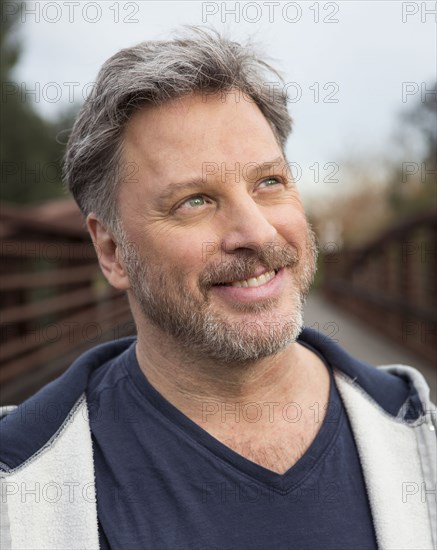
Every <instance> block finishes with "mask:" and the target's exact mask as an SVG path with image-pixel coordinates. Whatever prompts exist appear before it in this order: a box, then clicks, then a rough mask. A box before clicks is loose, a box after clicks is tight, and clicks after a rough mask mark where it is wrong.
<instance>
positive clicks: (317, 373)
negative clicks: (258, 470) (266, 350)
mask: <svg viewBox="0 0 437 550" xmlns="http://www.w3.org/2000/svg"><path fill="white" fill-rule="evenodd" d="M138 328H139V329H140V327H138ZM144 328H145V327H144ZM158 332H159V334H158ZM164 340H165V342H166V345H165V346H161V345H156V342H163V341H164ZM164 348H165V349H164ZM136 353H137V359H138V362H139V365H140V368H141V370H142V371H143V373H144V374H145V376H146V378H147V379H148V381H149V382H150V383H151V384H152V386H153V387H154V388H155V389H156V390H157V391H159V393H161V395H163V396H164V397H165V398H166V399H167V400H168V401H169V402H170V403H172V404H173V405H174V406H175V407H176V408H178V409H179V410H180V411H181V412H183V413H184V414H185V415H186V416H188V417H189V418H191V419H192V420H193V421H195V422H198V423H201V422H202V418H203V416H204V413H205V407H208V406H213V405H215V404H217V403H219V404H220V403H223V402H225V403H226V404H229V405H235V404H237V403H238V404H244V403H254V402H255V403H261V404H262V403H266V402H275V403H278V404H284V403H290V402H295V403H302V402H310V401H311V400H313V401H314V400H317V399H319V398H320V396H321V395H323V396H324V397H326V399H327V394H328V389H329V375H328V373H327V370H326V368H325V366H324V365H323V363H322V362H321V361H320V359H319V358H318V357H317V356H316V355H315V354H314V353H312V352H311V351H309V350H308V349H307V348H305V347H304V346H302V345H301V344H299V343H293V344H291V345H290V346H288V347H287V348H286V349H284V350H282V351H281V352H280V353H278V354H276V355H274V356H271V357H268V358H264V359H261V360H258V361H255V362H253V363H251V364H244V365H232V364H231V365H223V364H222V365H217V364H216V363H215V362H214V361H211V360H209V359H208V358H199V357H194V356H191V355H190V354H189V353H188V352H186V351H181V349H180V347H179V346H178V345H177V343H176V342H172V341H171V339H169V338H168V336H164V335H163V334H162V333H160V331H159V330H158V329H155V328H154V327H147V328H145V330H138V343H137V348H136ZM217 421H218V422H219V421H220V418H219V416H218V418H217Z"/></svg>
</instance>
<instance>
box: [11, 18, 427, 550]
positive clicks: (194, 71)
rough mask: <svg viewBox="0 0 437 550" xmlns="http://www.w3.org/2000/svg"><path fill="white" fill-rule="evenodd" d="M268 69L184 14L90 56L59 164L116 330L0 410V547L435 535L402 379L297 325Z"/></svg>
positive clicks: (307, 279)
mask: <svg viewBox="0 0 437 550" xmlns="http://www.w3.org/2000/svg"><path fill="white" fill-rule="evenodd" d="M278 79H279V75H278V74H277V73H276V72H275V71H274V70H273V69H272V68H271V67H270V66H269V65H268V64H266V63H265V62H264V61H262V60H261V59H260V58H259V57H257V56H256V54H255V53H254V52H253V51H252V50H251V49H250V48H248V47H242V46H241V45H239V44H237V43H234V42H230V41H227V40H225V39H223V38H221V37H220V36H219V35H218V34H217V33H215V32H212V31H204V30H200V29H195V28H194V29H191V31H190V34H189V35H188V36H185V37H182V38H179V39H175V40H173V41H169V42H148V43H143V44H140V45H138V46H136V47H134V48H129V49H126V50H123V51H121V52H119V53H117V54H116V55H115V56H113V57H112V58H111V59H109V60H108V61H107V62H106V63H105V64H104V66H103V67H102V69H101V72H100V73H99V75H98V79H97V84H96V87H95V89H94V92H93V94H92V96H91V97H90V98H89V99H88V101H87V102H86V103H85V105H84V107H83V108H82V111H81V112H80V114H79V116H78V119H77V121H76V124H75V126H74V128H73V131H72V134H71V137H70V141H69V144H68V147H67V153H66V160H65V177H66V181H67V183H68V186H69V188H70V190H71V191H72V193H73V195H74V197H75V198H76V200H77V202H78V204H79V206H80V208H81V209H82V211H83V213H84V215H85V216H86V219H87V225H88V229H89V231H90V234H91V237H92V239H93V242H94V245H95V248H96V251H97V255H98V259H99V262H100V266H101V269H102V271H103V273H104V275H105V277H106V278H107V280H108V281H109V283H110V284H111V285H113V286H114V287H116V288H118V289H123V290H126V291H127V294H128V296H129V300H130V305H131V309H132V314H133V317H134V319H135V322H136V326H137V337H136V338H127V339H123V340H119V341H116V342H111V343H109V344H105V345H102V346H99V347H97V348H95V349H93V350H90V351H89V352H87V353H86V354H84V355H83V356H82V357H80V358H79V359H78V360H77V361H76V362H75V363H74V364H73V365H72V366H71V367H70V369H69V370H68V371H67V372H66V373H65V374H64V375H63V376H61V377H60V378H59V379H58V380H56V381H55V382H53V383H51V384H50V385H48V386H47V387H45V388H44V389H42V390H41V391H40V392H39V393H37V394H36V395H35V396H34V397H33V398H31V399H30V400H28V401H27V402H25V403H24V404H22V405H21V406H20V407H18V408H16V409H15V410H14V411H13V412H11V413H10V414H9V415H7V416H6V417H5V419H4V420H3V421H2V422H1V425H2V443H3V450H2V454H1V461H2V470H3V473H4V479H3V484H4V485H3V516H4V518H3V547H4V548H20V549H22V548H33V549H35V548H44V549H47V548H56V549H59V548H64V549H67V548H68V549H71V548H98V547H100V548H116V549H118V548H120V549H145V548H148V549H149V548H150V549H172V550H173V549H179V548H180V549H195V548H220V549H221V548H229V549H231V548H232V549H233V548H238V549H255V548H258V549H266V548H278V549H279V548H304V549H318V548H323V549H326V548H331V549H336V550H339V549H345V550H351V549H366V550H367V549H371V548H384V549H389V548H390V549H400V548H403V549H407V548H409V549H413V548H414V549H415V550H416V549H419V548H423V549H424V548H433V547H435V544H436V540H435V530H434V527H433V525H434V523H433V522H434V519H435V503H434V501H433V495H432V494H431V493H430V491H431V490H432V489H433V483H434V480H435V462H433V460H435V419H433V417H432V405H431V403H430V402H429V398H428V394H429V390H428V388H427V386H426V384H425V382H424V380H423V378H422V377H421V375H420V374H419V373H418V372H417V371H415V370H414V369H412V368H409V367H402V366H394V367H390V368H386V369H385V370H382V369H375V368H374V367H370V366H367V365H364V364H361V363H360V362H358V361H357V360H355V359H353V358H352V357H350V356H349V355H347V354H346V353H345V352H344V351H343V350H341V349H340V348H339V347H338V346H336V345H335V344H334V343H333V342H331V341H330V340H328V339H327V338H324V337H321V336H320V335H319V334H317V333H316V332H314V331H311V330H308V329H304V330H303V328H302V323H303V322H302V306H303V302H304V299H305V296H306V294H307V292H308V290H309V288H310V285H311V281H312V278H313V275H314V271H315V263H316V246H315V242H314V237H313V234H312V232H311V229H310V228H309V225H308V223H307V221H306V218H305V214H304V210H303V207H302V203H301V201H300V198H299V194H298V192H297V190H296V187H295V185H294V182H293V178H292V175H291V173H290V171H289V169H288V166H287V161H286V158H285V154H284V146H285V142H286V139H287V136H288V134H289V132H290V129H291V120H290V117H289V115H288V113H287V108H286V100H285V97H284V95H283V94H282V93H281V92H280V91H278V88H279V89H280V87H278V86H272V85H271V83H272V81H277V82H280V80H278ZM269 83H270V84H269ZM433 453H434V454H433Z"/></svg>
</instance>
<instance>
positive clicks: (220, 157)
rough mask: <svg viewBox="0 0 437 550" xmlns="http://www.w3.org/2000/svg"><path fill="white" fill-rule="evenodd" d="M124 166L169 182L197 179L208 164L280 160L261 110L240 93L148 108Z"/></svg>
mask: <svg viewBox="0 0 437 550" xmlns="http://www.w3.org/2000/svg"><path fill="white" fill-rule="evenodd" d="M123 149H124V152H123V156H124V160H125V161H127V162H130V163H135V164H136V166H137V168H138V172H139V174H140V178H141V175H144V176H146V175H149V176H150V177H154V176H155V177H156V176H159V177H160V178H162V179H164V180H168V181H172V180H175V179H176V180H177V179H180V178H181V175H183V176H184V177H198V176H199V174H201V172H202V167H203V166H204V165H205V163H211V162H212V163H217V164H219V165H221V164H222V163H225V165H226V168H228V167H229V169H232V168H233V167H234V168H235V163H239V164H240V165H244V164H246V163H260V164H261V163H263V162H265V161H268V160H270V159H272V158H275V157H277V156H278V155H280V154H281V150H280V147H279V145H278V143H277V141H276V139H275V136H274V134H273V131H272V129H271V128H270V125H269V124H268V122H267V120H266V119H265V117H264V116H263V114H262V113H261V111H260V110H259V108H258V106H257V105H256V104H255V103H254V102H253V101H252V100H250V99H249V98H247V97H246V96H243V95H242V94H240V93H238V92H236V93H228V94H223V95H198V94H195V95H191V96H186V97H183V98H181V99H178V100H172V101H170V102H167V103H165V104H163V105H161V106H154V107H146V108H144V109H142V110H140V111H138V112H137V113H135V115H134V116H133V117H132V119H131V120H130V121H129V123H128V125H127V127H126V130H125V134H124V147H123Z"/></svg>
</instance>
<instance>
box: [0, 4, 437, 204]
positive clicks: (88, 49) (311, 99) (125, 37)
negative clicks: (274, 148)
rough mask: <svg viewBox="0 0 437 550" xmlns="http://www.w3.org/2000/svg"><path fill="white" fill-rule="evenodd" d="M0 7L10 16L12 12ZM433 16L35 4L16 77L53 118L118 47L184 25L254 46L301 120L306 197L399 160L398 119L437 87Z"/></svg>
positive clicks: (385, 7)
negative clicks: (356, 171) (355, 171)
mask: <svg viewBox="0 0 437 550" xmlns="http://www.w3.org/2000/svg"><path fill="white" fill-rule="evenodd" d="M4 4H6V7H5V9H6V16H7V9H13V6H12V4H10V3H8V2H4ZM8 4H9V6H8ZM435 9H436V2H401V1H397V0H389V1H372V0H371V1H353V0H347V1H336V2H315V1H308V2H307V1H303V2H302V1H301V2H278V1H272V2H268V1H265V2H264V1H263V2H201V1H190V2H187V1H170V2H164V1H159V2H157V1H156V2H155V1H149V0H147V1H135V2H130V1H115V0H106V1H96V2H91V1H90V2H88V1H86V0H82V1H80V2H79V1H77V0H75V1H64V0H63V1H57V2H55V1H39V2H30V1H29V2H28V5H27V7H26V10H25V11H24V12H23V15H22V22H20V25H19V28H18V32H19V34H20V40H21V42H22V43H23V52H22V56H21V58H20V61H19V64H18V65H17V67H16V69H15V73H14V77H15V80H16V81H17V83H18V85H19V86H20V87H21V89H22V93H28V91H31V90H36V92H35V94H34V97H35V100H36V103H35V106H36V108H37V110H38V111H39V112H40V113H41V114H43V115H44V116H45V117H47V118H51V119H54V118H56V116H57V115H58V114H59V113H60V112H61V111H62V110H63V109H66V108H68V107H69V106H70V105H71V103H72V102H76V103H81V102H82V101H83V97H86V94H87V92H89V90H90V87H91V86H92V82H93V81H94V80H95V77H96V75H97V72H98V70H99V68H100V66H101V65H102V63H103V62H104V61H105V60H106V59H107V58H108V57H110V56H111V55H113V54H114V53H115V52H117V51H118V50H119V49H121V48H126V47H129V46H132V45H135V44H137V43H138V42H141V41H143V40H150V39H161V40H165V39H167V38H169V37H170V35H171V32H172V31H173V30H176V29H178V28H179V27H180V26H181V25H185V24H188V25H201V26H209V27H213V28H215V29H217V30H219V31H224V32H226V33H227V34H228V35H229V36H230V37H232V38H233V39H235V40H238V41H243V42H244V41H246V40H247V39H249V38H251V39H252V41H253V42H254V43H256V44H257V45H258V47H259V50H260V51H261V52H262V53H263V54H265V55H267V56H268V57H269V58H270V59H271V61H272V62H273V63H274V65H275V67H277V68H278V69H279V70H280V71H281V72H282V74H283V77H284V80H285V82H286V90H287V93H288V98H289V111H290V114H291V115H292V117H293V120H294V128H293V133H292V135H291V137H290V139H289V141H288V145H287V156H288V160H289V161H290V162H292V163H294V175H295V178H296V179H297V180H298V185H299V187H300V189H301V192H302V193H303V194H304V195H305V196H306V197H307V198H308V197H311V196H318V195H320V194H323V193H331V192H334V193H336V192H340V191H341V190H342V189H343V188H346V187H347V186H350V185H351V183H350V181H348V180H349V178H348V175H347V164H348V162H349V161H350V160H351V159H374V162H375V168H376V167H377V166H379V164H378V162H379V161H378V159H389V158H392V157H393V158H394V157H396V155H399V152H397V150H396V148H397V144H396V139H395V133H396V129H397V128H398V127H399V124H400V120H401V118H400V117H401V116H402V114H403V113H406V112H408V111H409V110H410V109H411V108H412V107H413V106H414V102H416V101H420V98H421V97H423V96H422V95H421V94H424V93H426V90H427V88H426V86H428V89H429V83H430V82H433V81H434V82H435V80H436V72H437V69H436V65H437V54H436V25H435V21H436V15H435ZM432 10H434V13H432ZM412 147H413V148H414V144H412Z"/></svg>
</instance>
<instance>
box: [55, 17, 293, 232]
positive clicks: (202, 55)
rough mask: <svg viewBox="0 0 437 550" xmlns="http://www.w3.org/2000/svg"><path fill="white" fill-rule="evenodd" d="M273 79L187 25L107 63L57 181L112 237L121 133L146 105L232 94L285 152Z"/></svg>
mask: <svg viewBox="0 0 437 550" xmlns="http://www.w3.org/2000/svg"><path fill="white" fill-rule="evenodd" d="M280 84H283V79H282V77H281V76H280V74H279V73H278V72H277V71H276V70H275V69H274V68H273V67H272V66H271V65H270V64H269V63H267V62H266V61H265V60H263V59H262V58H261V57H260V56H259V55H257V53H256V52H255V49H254V48H253V45H252V44H250V43H248V44H246V45H244V46H243V45H241V44H239V43H237V42H234V41H231V40H228V39H226V38H224V37H222V36H220V34H219V33H218V32H217V31H215V30H213V29H202V28H200V27H193V26H190V27H189V28H188V34H187V35H185V36H180V37H179V38H175V39H174V40H171V41H150V42H142V43H141V44H138V45H137V46H134V47H132V48H127V49H123V50H121V51H119V52H118V53H116V54H115V55H113V56H112V57H111V58H110V59H108V60H107V61H106V62H105V63H104V65H103V66H102V68H101V69H100V72H99V74H98V76H97V81H96V83H95V86H94V88H93V91H92V93H91V94H90V96H89V97H88V98H87V100H86V101H85V103H84V105H83V106H82V108H81V111H80V112H79V115H78V117H77V119H76V122H75V124H74V126H73V129H72V131H71V134H70V137H69V140H68V144H67V149H66V153H65V158H64V181H65V184H66V186H67V187H68V189H69V190H70V191H71V193H72V194H73V196H74V198H75V200H76V202H77V203H78V205H79V207H80V209H81V211H82V212H83V214H84V215H85V216H86V215H87V214H89V213H90V212H94V213H95V214H96V215H97V216H98V217H99V219H100V220H101V221H102V222H103V223H104V224H105V225H106V226H107V227H108V228H110V229H112V230H113V231H114V232H117V230H118V228H119V222H120V220H119V218H118V213H117V189H118V184H119V182H120V181H121V180H122V179H123V174H126V173H127V170H126V167H125V165H124V164H123V162H122V150H123V130H124V128H125V127H126V125H127V123H128V121H129V119H130V117H131V116H132V115H133V114H134V112H136V111H138V110H139V109H140V108H141V107H143V106H145V105H159V104H162V103H164V102H166V101H169V100H172V99H177V98H181V97H183V96H186V95H189V94H192V93H196V92H197V93H220V92H222V93H223V92H230V91H232V90H238V91H241V92H243V93H244V95H245V96H246V97H247V98H249V100H252V101H254V102H255V104H256V105H257V106H258V107H259V109H260V110H261V112H262V113H263V115H264V116H265V118H266V120H267V121H268V123H269V124H270V126H271V128H272V130H273V133H274V135H275V137H276V139H277V141H278V144H279V145H280V146H281V149H282V151H283V152H284V147H285V143H286V141H287V138H288V136H289V134H290V132H291V123H292V120H291V117H290V115H289V113H288V111H287V97H286V92H285V91H284V88H283V86H280Z"/></svg>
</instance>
